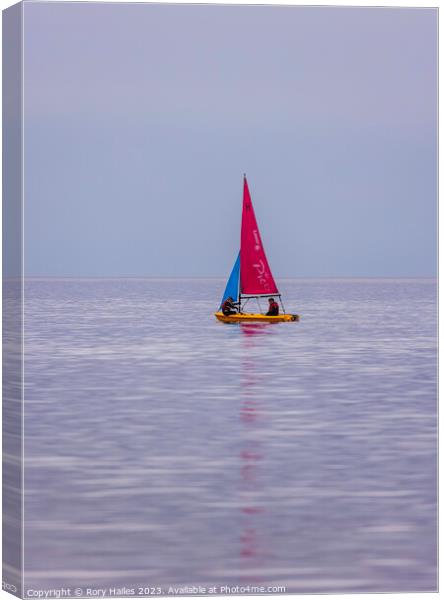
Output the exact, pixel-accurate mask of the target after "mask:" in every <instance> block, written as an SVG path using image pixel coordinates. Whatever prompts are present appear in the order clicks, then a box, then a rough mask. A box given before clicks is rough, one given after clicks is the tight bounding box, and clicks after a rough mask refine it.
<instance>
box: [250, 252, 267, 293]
mask: <svg viewBox="0 0 444 600" xmlns="http://www.w3.org/2000/svg"><path fill="white" fill-rule="evenodd" d="M253 267H254V268H255V269H256V270H257V273H256V276H257V279H258V281H259V283H260V285H261V286H262V287H263V288H264V290H265V291H267V290H269V289H270V285H269V283H268V281H267V280H268V278H269V276H270V275H269V273H268V272H267V269H266V267H265V263H264V261H263V260H262V259H260V260H259V262H258V263H255V264H253Z"/></svg>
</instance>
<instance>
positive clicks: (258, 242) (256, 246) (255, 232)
mask: <svg viewBox="0 0 444 600" xmlns="http://www.w3.org/2000/svg"><path fill="white" fill-rule="evenodd" d="M253 237H254V242H255V244H254V249H255V250H256V252H257V251H259V250H260V249H261V239H260V237H259V232H258V230H257V229H253Z"/></svg>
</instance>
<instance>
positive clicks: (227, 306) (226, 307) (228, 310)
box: [222, 296, 237, 317]
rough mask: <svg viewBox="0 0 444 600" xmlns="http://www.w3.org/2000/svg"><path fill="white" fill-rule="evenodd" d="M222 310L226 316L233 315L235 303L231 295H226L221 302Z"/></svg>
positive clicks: (235, 311)
mask: <svg viewBox="0 0 444 600" xmlns="http://www.w3.org/2000/svg"><path fill="white" fill-rule="evenodd" d="M222 312H223V313H224V315H225V316H226V317H228V316H229V315H235V314H236V313H237V309H236V305H235V303H234V300H233V298H232V297H231V296H228V298H227V299H226V300H225V302H224V303H223V304H222Z"/></svg>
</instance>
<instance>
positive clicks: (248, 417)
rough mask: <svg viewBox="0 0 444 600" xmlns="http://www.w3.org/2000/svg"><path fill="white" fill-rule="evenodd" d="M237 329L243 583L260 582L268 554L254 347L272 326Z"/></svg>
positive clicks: (263, 416) (258, 376)
mask: <svg viewBox="0 0 444 600" xmlns="http://www.w3.org/2000/svg"><path fill="white" fill-rule="evenodd" d="M240 330H241V335H242V355H243V358H242V362H241V365H242V370H241V379H240V385H241V407H240V419H241V423H242V426H243V432H244V436H243V444H242V446H241V451H240V457H239V458H240V496H241V499H242V507H241V534H240V569H241V572H242V575H241V577H240V581H241V583H242V584H244V585H255V584H257V585H261V584H262V583H263V580H264V578H263V576H261V575H260V573H261V572H265V568H264V567H265V564H266V560H267V556H269V555H270V550H269V543H268V540H267V539H266V534H265V527H264V525H265V518H266V517H267V509H266V508H265V506H264V505H263V501H262V500H261V498H263V496H264V492H265V490H264V489H263V485H264V484H263V480H264V479H263V465H264V459H265V453H266V447H265V445H264V442H263V437H264V436H263V429H264V427H266V426H267V417H266V414H265V413H264V411H263V407H262V403H261V400H260V399H259V397H260V395H259V394H258V391H259V389H260V386H261V379H262V377H261V374H260V370H259V369H258V367H257V365H256V362H255V358H254V348H255V346H256V344H257V343H258V341H259V340H258V337H259V336H264V335H268V334H269V333H270V332H271V327H270V324H269V323H242V324H240Z"/></svg>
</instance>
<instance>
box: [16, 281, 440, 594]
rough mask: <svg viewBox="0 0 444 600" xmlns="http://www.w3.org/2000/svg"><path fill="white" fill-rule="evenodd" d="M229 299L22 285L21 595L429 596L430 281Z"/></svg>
mask: <svg viewBox="0 0 444 600" xmlns="http://www.w3.org/2000/svg"><path fill="white" fill-rule="evenodd" d="M224 283H225V282H224V281H222V280H220V281H219V280H148V279H147V280H134V279H132V280H130V279H127V280H125V279H116V280H29V281H27V282H26V286H25V296H26V298H25V326H26V334H25V352H26V357H25V389H26V392H25V393H26V400H25V429H26V441H25V482H26V498H25V544H26V551H25V568H26V577H25V590H26V589H30V588H32V589H48V588H60V587H62V586H63V587H65V588H66V587H70V588H72V589H74V588H82V589H83V591H84V593H85V592H86V590H87V588H104V589H107V590H109V588H110V587H118V588H123V587H125V588H127V589H135V592H136V594H137V592H138V589H137V588H138V587H139V586H141V587H149V586H152V587H154V586H160V587H161V588H162V591H163V593H166V592H167V591H168V588H169V587H170V586H172V587H178V586H181V585H183V586H185V585H187V586H192V585H198V584H200V585H201V586H206V587H207V588H208V587H210V586H223V585H228V586H236V585H239V586H243V587H247V586H266V587H268V586H285V587H286V589H287V591H288V592H352V591H356V592H376V591H425V590H434V589H436V551H437V548H436V466H437V456H436V443H437V440H436V424H437V420H436V413H437V397H436V394H437V382H436V354H437V348H436V345H437V339H436V326H437V322H436V282H435V280H431V279H430V280H427V279H416V280H413V279H412V280H401V279H400V280H382V279H381V280H365V279H361V280H358V279H352V280H286V281H282V282H281V290H282V292H283V294H284V299H285V302H286V305H287V306H286V308H287V309H288V310H289V311H291V312H298V313H300V314H301V321H300V322H299V323H282V324H271V325H267V324H265V325H245V326H239V325H225V324H222V323H219V322H217V321H216V320H215V318H214V316H213V311H214V309H215V308H216V305H217V303H218V301H219V297H220V295H221V292H222V291H223V287H224ZM107 593H109V592H107Z"/></svg>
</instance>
